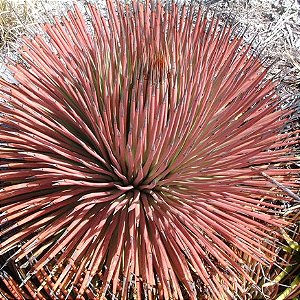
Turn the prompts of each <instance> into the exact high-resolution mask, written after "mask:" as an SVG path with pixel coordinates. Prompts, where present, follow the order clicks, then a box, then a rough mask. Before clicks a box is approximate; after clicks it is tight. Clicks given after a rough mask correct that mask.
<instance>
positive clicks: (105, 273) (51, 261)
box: [0, 0, 297, 299]
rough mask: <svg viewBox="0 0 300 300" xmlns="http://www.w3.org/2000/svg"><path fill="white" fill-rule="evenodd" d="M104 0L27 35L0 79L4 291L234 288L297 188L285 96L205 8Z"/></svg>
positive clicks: (106, 293) (67, 294) (206, 291)
mask: <svg viewBox="0 0 300 300" xmlns="http://www.w3.org/2000/svg"><path fill="white" fill-rule="evenodd" d="M107 7H108V16H107V17H105V16H103V15H101V14H100V13H99V12H98V11H97V9H96V7H95V6H94V5H92V4H88V8H89V21H88V22H86V19H85V16H84V15H83V14H81V13H80V11H79V9H78V8H77V7H76V6H75V10H74V12H68V16H67V17H63V18H62V19H61V20H59V19H55V24H53V25H52V24H44V25H43V30H44V32H45V33H46V34H47V37H44V36H43V35H37V36H35V37H34V38H33V39H29V38H26V37H25V38H24V39H23V40H24V44H23V47H22V48H21V49H20V55H21V56H22V61H23V62H24V63H21V64H18V63H12V64H11V65H10V66H9V68H10V70H11V71H12V72H13V73H14V78H15V79H16V80H17V81H18V83H17V84H13V83H8V82H5V81H3V80H2V81H1V84H2V86H1V92H2V96H1V97H2V98H3V100H2V102H1V103H0V110H1V116H0V123H1V131H0V141H1V146H0V147H1V148H0V151H1V163H0V166H1V170H0V174H1V182H2V188H1V193H0V203H1V217H0V220H1V224H2V225H1V226H2V227H1V244H0V254H1V255H2V261H1V262H2V267H1V275H0V281H1V288H0V291H1V292H0V294H1V297H2V298H1V299H3V298H18V299H28V298H36V299H45V298H46V299H49V298H53V299H56V298H57V299H66V298H76V297H77V298H80V299H92V298H101V297H103V298H105V297H106V298H107V299H116V298H117V299H119V298H121V299H126V298H131V297H136V298H137V299H155V298H156V297H158V298H161V299H171V298H172V299H188V298H190V299H196V298H197V299H199V298H201V297H204V296H205V295H206V296H207V297H209V298H212V299H223V298H224V299H227V298H228V299H233V298H234V297H235V295H236V294H243V293H244V282H245V281H246V282H248V283H250V284H251V283H252V284H255V280H254V279H253V277H252V276H250V274H251V270H250V267H249V266H248V265H247V261H248V259H247V257H248V258H249V259H251V260H254V261H256V262H257V263H260V264H262V265H268V264H269V263H273V262H274V261H275V258H276V254H275V253H274V250H272V249H273V248H272V247H269V246H268V245H270V244H271V245H272V244H275V243H276V241H277V240H278V239H279V238H280V228H283V227H284V226H286V225H287V224H288V222H287V220H284V219H283V218H280V217H278V212H280V211H281V210H282V204H283V203H284V202H285V201H292V200H293V199H294V198H295V197H296V198H297V196H296V195H295V194H294V192H295V186H296V178H297V173H296V170H293V169H291V168H287V167H282V166H287V165H288V164H290V163H291V162H292V161H293V160H295V159H296V158H295V157H294V156H293V155H292V154H291V146H292V145H293V144H294V143H295V142H296V138H295V133H293V132H290V133H280V130H281V128H282V127H283V125H284V124H285V123H286V121H287V117H288V116H289V114H290V111H286V110H279V109H278V107H279V103H280V100H279V98H278V96H277V94H276V91H275V87H276V83H273V82H272V81H271V80H269V79H266V75H267V72H268V68H264V67H263V63H262V61H261V59H260V58H259V56H257V55H255V54H254V53H253V51H252V46H251V44H247V43H245V42H244V38H243V36H242V35H241V34H239V33H238V32H236V31H235V30H234V29H233V28H232V26H230V25H226V24H221V22H220V20H218V19H216V18H212V19H209V18H208V16H207V13H205V12H202V10H201V8H199V7H195V6H193V5H191V6H189V7H187V6H185V5H184V6H178V5H177V4H175V3H174V2H167V4H165V5H163V4H162V3H161V2H160V1H157V2H155V1H154V2H151V3H149V2H148V1H146V2H145V3H141V2H136V1H132V2H130V4H121V3H120V2H118V1H117V2H116V4H113V3H112V2H111V1H110V0H108V1H107ZM87 24H88V25H87Z"/></svg>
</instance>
